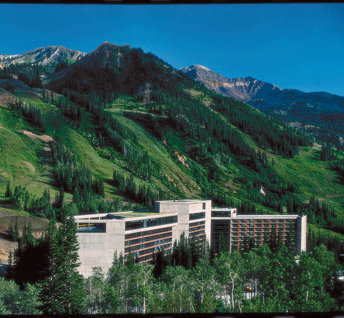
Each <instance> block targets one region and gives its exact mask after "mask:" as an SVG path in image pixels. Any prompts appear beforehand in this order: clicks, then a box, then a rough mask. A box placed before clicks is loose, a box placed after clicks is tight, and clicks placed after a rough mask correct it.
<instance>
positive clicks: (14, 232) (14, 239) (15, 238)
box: [13, 217, 19, 242]
mask: <svg viewBox="0 0 344 318" xmlns="http://www.w3.org/2000/svg"><path fill="white" fill-rule="evenodd" d="M18 238H19V229H18V218H17V217H16V221H15V223H14V231H13V242H17V240H18Z"/></svg>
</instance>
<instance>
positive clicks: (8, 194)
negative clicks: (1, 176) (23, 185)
mask: <svg viewBox="0 0 344 318" xmlns="http://www.w3.org/2000/svg"><path fill="white" fill-rule="evenodd" d="M5 197H8V198H10V197H12V190H11V185H10V182H9V181H8V182H7V186H6V192H5Z"/></svg>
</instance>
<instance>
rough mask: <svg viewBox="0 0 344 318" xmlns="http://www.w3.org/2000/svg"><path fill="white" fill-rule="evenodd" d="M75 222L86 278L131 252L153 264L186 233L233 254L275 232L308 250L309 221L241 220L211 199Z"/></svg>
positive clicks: (82, 217)
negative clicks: (159, 253) (225, 247)
mask: <svg viewBox="0 0 344 318" xmlns="http://www.w3.org/2000/svg"><path fill="white" fill-rule="evenodd" d="M74 219H75V222H76V224H77V236H78V242H79V244H80V248H79V257H80V263H81V265H80V267H79V271H80V273H81V274H82V275H84V277H88V276H90V275H91V274H92V268H93V267H96V266H100V267H102V269H103V270H104V271H105V272H107V270H108V269H109V268H110V267H111V265H112V262H113V258H114V253H115V251H117V255H119V254H120V253H121V252H122V254H123V255H124V257H125V258H126V257H128V255H129V253H132V254H133V255H134V257H135V258H137V259H138V261H139V262H149V261H151V260H152V259H153V255H154V253H156V252H157V251H159V250H160V249H162V248H164V250H165V251H169V250H171V249H172V246H173V243H174V241H175V240H178V239H179V238H180V235H181V234H182V233H185V235H186V237H189V238H192V237H195V238H196V240H197V241H201V240H203V239H204V237H205V238H206V239H207V240H208V241H209V242H210V244H211V246H212V247H213V248H214V250H215V252H216V251H217V250H218V246H219V240H220V237H221V236H222V237H223V238H224V239H225V240H226V242H227V243H228V246H229V250H230V251H232V250H234V249H240V248H242V246H243V242H244V239H245V237H251V238H254V239H255V240H256V242H258V240H259V241H260V242H261V243H262V242H263V240H264V238H267V237H269V236H270V237H271V235H273V233H274V231H276V235H277V236H278V235H281V236H282V238H283V240H284V241H285V239H286V238H287V236H288V235H289V233H291V234H294V235H295V242H296V251H297V252H298V253H301V252H302V251H305V250H306V230H307V217H306V216H302V217H301V216H299V215H237V213H236V209H231V208H225V209H215V208H212V207H211V200H166V201H157V202H155V209H154V212H133V211H128V212H114V213H102V214H88V215H77V216H75V217H74ZM221 233H222V234H221Z"/></svg>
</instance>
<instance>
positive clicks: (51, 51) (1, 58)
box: [0, 45, 86, 74]
mask: <svg viewBox="0 0 344 318" xmlns="http://www.w3.org/2000/svg"><path fill="white" fill-rule="evenodd" d="M85 55H86V53H82V52H80V51H76V50H70V49H68V48H65V47H63V46H61V45H59V46H56V45H53V46H48V47H45V48H37V49H35V50H32V51H29V52H26V53H22V54H15V55H6V54H0V68H4V67H8V66H10V65H16V64H19V65H22V66H23V65H25V64H27V63H29V64H31V65H34V64H37V65H41V66H43V67H44V70H45V72H46V73H48V74H49V73H52V72H53V71H54V70H55V68H56V66H57V64H59V63H61V62H64V63H67V64H70V63H74V62H76V61H77V60H79V59H81V58H82V57H84V56H85Z"/></svg>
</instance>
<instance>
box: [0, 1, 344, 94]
mask: <svg viewBox="0 0 344 318" xmlns="http://www.w3.org/2000/svg"><path fill="white" fill-rule="evenodd" d="M0 12H1V20H0V54H18V53H24V52H27V51H30V50H33V49H35V48H38V47H45V46H49V45H62V46H65V47H67V48H70V49H74V50H79V51H82V52H86V53H89V52H91V51H93V50H94V49H96V48H97V46H98V45H100V44H101V43H102V42H104V41H108V42H111V43H114V44H120V45H123V44H129V45H130V46H131V47H140V48H142V49H143V51H144V52H152V53H154V54H156V55H157V56H158V57H160V58H162V59H163V60H164V61H166V62H167V63H169V64H170V65H172V66H173V67H175V68H177V69H178V68H181V67H185V66H190V65H193V64H201V65H204V66H206V67H208V68H210V69H212V70H213V71H215V72H217V73H220V74H222V75H223V76H225V77H229V78H233V77H247V76H251V77H254V78H257V79H259V80H263V81H265V82H269V83H273V84H276V85H277V86H280V87H281V88H294V89H299V90H301V91H304V92H314V91H325V92H329V93H332V94H337V95H340V96H344V4H341V3H337V4H321V3H314V4H311V3H309V4H202V5H193V4H189V5H186V4H184V5H66V4H0Z"/></svg>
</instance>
